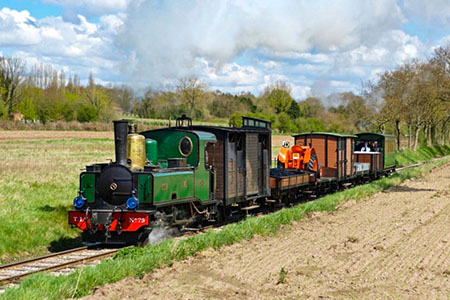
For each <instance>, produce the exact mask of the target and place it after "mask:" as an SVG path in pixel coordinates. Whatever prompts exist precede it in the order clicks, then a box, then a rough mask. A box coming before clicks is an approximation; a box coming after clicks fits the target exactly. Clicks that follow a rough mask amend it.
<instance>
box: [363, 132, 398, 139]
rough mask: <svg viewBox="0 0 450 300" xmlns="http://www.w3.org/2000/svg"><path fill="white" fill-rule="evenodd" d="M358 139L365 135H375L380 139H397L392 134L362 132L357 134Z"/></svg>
mask: <svg viewBox="0 0 450 300" xmlns="http://www.w3.org/2000/svg"><path fill="white" fill-rule="evenodd" d="M356 135H357V136H358V137H361V136H364V135H374V136H379V137H392V138H395V135H392V134H384V133H376V132H361V133H357V134H356Z"/></svg>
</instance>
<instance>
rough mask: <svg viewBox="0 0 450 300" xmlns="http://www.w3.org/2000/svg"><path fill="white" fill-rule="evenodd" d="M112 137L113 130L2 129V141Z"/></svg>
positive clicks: (0, 135) (0, 137)
mask: <svg viewBox="0 0 450 300" xmlns="http://www.w3.org/2000/svg"><path fill="white" fill-rule="evenodd" d="M112 138H114V132H112V131H111V132H108V131H45V130H42V131H38V130H22V131H0V141H16V140H59V139H112Z"/></svg>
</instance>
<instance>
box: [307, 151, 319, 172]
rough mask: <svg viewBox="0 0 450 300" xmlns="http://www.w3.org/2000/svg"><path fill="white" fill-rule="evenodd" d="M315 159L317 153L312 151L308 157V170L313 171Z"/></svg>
mask: <svg viewBox="0 0 450 300" xmlns="http://www.w3.org/2000/svg"><path fill="white" fill-rule="evenodd" d="M316 159H317V155H316V154H314V153H312V154H311V158H310V159H309V162H308V170H310V171H314V161H315V160H316Z"/></svg>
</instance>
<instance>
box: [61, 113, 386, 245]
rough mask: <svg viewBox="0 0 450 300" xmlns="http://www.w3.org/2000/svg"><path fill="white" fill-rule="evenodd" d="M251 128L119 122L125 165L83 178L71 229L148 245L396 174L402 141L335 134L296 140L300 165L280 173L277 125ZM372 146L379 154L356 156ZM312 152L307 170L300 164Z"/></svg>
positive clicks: (96, 169)
mask: <svg viewBox="0 0 450 300" xmlns="http://www.w3.org/2000/svg"><path fill="white" fill-rule="evenodd" d="M242 124H243V125H242V127H239V128H235V127H217V126H193V125H192V120H191V119H190V118H188V117H186V116H184V115H183V116H182V117H181V118H178V119H177V120H176V126H175V127H168V128H163V129H156V130H150V131H145V132H141V133H138V132H137V128H136V126H134V128H133V126H131V125H129V121H128V120H119V121H114V141H115V156H116V157H115V162H112V163H109V164H106V163H101V164H93V165H89V166H86V170H85V171H84V172H82V173H81V174H80V187H79V191H78V196H77V197H76V198H75V199H74V201H73V204H74V209H73V210H70V211H69V216H68V217H69V224H72V225H73V226H76V227H78V228H79V229H81V230H82V240H83V242H84V243H86V244H90V243H103V244H136V243H143V242H145V241H146V240H147V239H148V237H149V234H150V233H151V231H152V230H153V229H154V228H156V227H161V226H164V227H170V228H177V229H179V230H180V231H181V232H183V231H188V230H197V229H198V228H201V227H204V226H208V225H215V224H222V223H223V222H228V221H232V220H237V219H240V218H242V217H244V216H246V215H248V214H249V213H251V212H252V211H258V210H261V209H263V208H267V209H274V208H275V207H277V206H282V205H286V204H290V203H291V202H293V201H298V200H299V199H300V200H302V199H307V198H310V197H317V196H320V195H322V194H324V193H327V192H332V191H336V190H339V189H341V188H345V187H348V186H351V185H355V184H358V183H362V182H367V181H369V180H372V179H375V178H378V177H380V176H385V175H388V174H390V173H391V172H393V171H394V170H395V160H393V154H394V151H395V144H394V138H393V136H389V135H382V134H373V133H363V134H359V135H341V134H335V133H325V132H322V133H316V132H312V133H304V134H298V135H296V136H294V138H295V144H296V145H295V146H294V147H293V148H292V149H290V150H289V151H287V152H286V151H285V153H290V156H289V157H287V158H286V161H285V162H284V164H279V167H277V168H271V162H272V153H271V123H270V122H268V121H265V120H261V119H256V118H250V117H242ZM368 142H369V143H372V145H374V144H376V145H377V147H378V148H377V149H373V151H371V152H362V151H355V150H360V147H359V146H360V145H361V143H366V144H367V143H368ZM295 147H296V148H295ZM295 149H297V150H295ZM302 149H303V150H302ZM302 153H305V155H308V156H307V160H306V161H305V163H304V164H302V163H297V162H296V160H300V159H302V155H303V154H302ZM308 153H309V154H308ZM303 159H305V157H303Z"/></svg>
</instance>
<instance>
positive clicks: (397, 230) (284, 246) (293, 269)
mask: <svg viewBox="0 0 450 300" xmlns="http://www.w3.org/2000/svg"><path fill="white" fill-rule="evenodd" d="M449 166H450V165H446V166H444V167H441V168H438V169H435V170H434V171H433V172H432V173H430V174H428V175H427V176H426V177H423V178H420V179H416V180H410V181H407V182H405V183H404V184H402V185H401V186H399V187H396V188H392V189H391V190H390V191H388V192H386V193H378V194H376V195H374V196H372V197H370V198H368V199H364V200H363V201H361V202H356V201H347V202H346V203H344V204H342V205H341V206H340V207H339V209H338V210H337V211H336V212H334V213H331V214H328V213H315V214H312V215H311V216H309V217H307V218H305V219H303V220H302V221H300V222H298V223H295V224H293V225H292V226H286V227H284V228H283V229H282V230H281V231H280V233H279V234H278V235H277V236H276V237H256V238H254V239H252V240H250V241H247V242H244V243H241V244H235V245H232V246H227V247H224V248H222V249H221V250H219V251H204V252H202V253H200V254H198V255H197V256H196V257H193V258H190V259H187V260H185V261H181V262H176V263H174V265H173V266H172V267H166V268H163V269H161V270H156V271H155V272H153V273H151V274H148V275H147V276H145V277H144V278H143V279H140V280H139V279H134V278H127V279H124V280H122V281H120V282H118V283H115V284H110V285H106V286H104V287H101V288H99V289H97V290H96V291H95V292H94V293H93V295H91V296H88V297H86V299H164V300H168V299H305V298H308V299H309V298H333V299H334V298H355V299H360V298H369V299H399V298H401V299H417V298H427V299H436V298H449V297H450V217H449V212H450V185H449V184H450V182H449V178H450V169H449ZM282 268H283V269H284V270H285V271H287V274H285V275H286V276H285V280H282V277H283V276H282V275H281V273H282V272H281V269H282ZM280 281H284V282H282V283H280Z"/></svg>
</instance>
